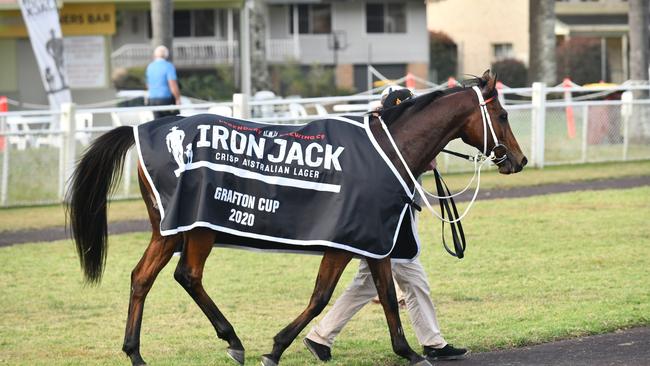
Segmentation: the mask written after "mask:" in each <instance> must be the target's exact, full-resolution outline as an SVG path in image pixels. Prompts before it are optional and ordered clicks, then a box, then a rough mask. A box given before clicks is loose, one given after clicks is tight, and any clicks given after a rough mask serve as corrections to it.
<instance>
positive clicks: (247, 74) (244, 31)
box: [239, 0, 253, 95]
mask: <svg viewBox="0 0 650 366" xmlns="http://www.w3.org/2000/svg"><path fill="white" fill-rule="evenodd" d="M252 6H253V2H252V1H251V0H246V1H245V2H244V6H243V7H242V9H241V19H240V21H239V38H240V41H239V53H240V55H241V59H240V62H241V92H242V94H246V95H251V49H250V44H251V37H250V7H252Z"/></svg>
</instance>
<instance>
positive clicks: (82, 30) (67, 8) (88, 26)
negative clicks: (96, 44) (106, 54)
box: [0, 4, 115, 38]
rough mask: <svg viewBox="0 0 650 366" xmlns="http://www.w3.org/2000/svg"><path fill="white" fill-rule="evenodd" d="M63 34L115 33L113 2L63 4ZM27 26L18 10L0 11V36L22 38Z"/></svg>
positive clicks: (61, 13) (61, 11)
mask: <svg viewBox="0 0 650 366" xmlns="http://www.w3.org/2000/svg"><path fill="white" fill-rule="evenodd" d="M59 22H61V31H62V32H63V35H64V36H82V35H101V34H107V35H112V34H115V4H65V5H64V6H63V8H61V9H60V10H59ZM23 37H28V36H27V28H25V23H24V22H23V18H22V15H21V14H20V11H19V10H7V11H0V38H23Z"/></svg>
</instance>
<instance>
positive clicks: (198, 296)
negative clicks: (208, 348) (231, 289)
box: [174, 228, 244, 365]
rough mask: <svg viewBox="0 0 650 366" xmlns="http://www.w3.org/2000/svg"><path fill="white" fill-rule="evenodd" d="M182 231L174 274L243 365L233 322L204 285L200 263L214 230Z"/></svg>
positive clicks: (203, 263)
mask: <svg viewBox="0 0 650 366" xmlns="http://www.w3.org/2000/svg"><path fill="white" fill-rule="evenodd" d="M185 235H186V237H185V246H184V248H183V254H181V259H180V261H179V262H178V266H177V267H176V272H174V278H175V279H176V281H178V283H180V284H181V286H183V288H184V289H185V291H187V293H188V294H189V295H190V296H191V297H192V299H194V301H195V302H196V304H197V305H198V306H199V308H201V310H203V313H204V314H205V315H206V316H207V317H208V319H209V320H210V323H212V326H213V327H214V329H215V330H216V331H217V337H219V338H221V339H223V340H225V341H226V342H228V350H227V353H228V355H229V356H230V357H231V358H232V359H233V360H235V361H236V362H238V363H239V364H240V365H243V364H244V346H243V345H242V343H241V341H240V340H239V338H238V337H237V334H236V333H235V329H234V328H233V326H232V325H231V324H230V322H228V319H226V317H225V316H224V315H223V314H222V313H221V311H219V308H218V307H217V305H215V303H214V302H213V301H212V299H211V298H210V296H208V294H207V293H206V292H205V289H204V288H203V283H202V278H203V267H204V265H205V260H206V259H207V258H208V255H210V251H211V250H212V245H213V243H214V238H215V233H214V231H211V230H207V229H201V228H197V229H193V230H192V231H190V232H187V233H186V234H185Z"/></svg>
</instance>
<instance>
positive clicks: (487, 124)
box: [472, 86, 508, 165]
mask: <svg viewBox="0 0 650 366" xmlns="http://www.w3.org/2000/svg"><path fill="white" fill-rule="evenodd" d="M472 90H474V92H476V96H477V97H478V104H479V109H480V110H481V119H482V120H483V155H485V156H487V157H488V158H489V159H490V160H491V161H492V162H494V164H496V165H499V164H501V163H502V162H504V161H505V160H506V159H507V158H508V147H507V146H506V145H503V144H501V143H499V139H498V138H497V134H496V133H495V132H494V126H492V118H490V113H488V110H487V104H488V103H490V102H491V101H493V100H494V99H495V98H496V95H493V96H491V97H490V98H488V99H486V100H484V99H483V93H481V89H479V87H478V86H473V87H472ZM488 128H489V129H490V134H491V135H492V140H494V147H493V148H492V150H490V154H489V155H488V152H487V137H488V135H487V130H488ZM498 147H503V149H504V152H503V155H501V156H500V157H498V158H497V157H496V154H495V151H496V149H497V148H498Z"/></svg>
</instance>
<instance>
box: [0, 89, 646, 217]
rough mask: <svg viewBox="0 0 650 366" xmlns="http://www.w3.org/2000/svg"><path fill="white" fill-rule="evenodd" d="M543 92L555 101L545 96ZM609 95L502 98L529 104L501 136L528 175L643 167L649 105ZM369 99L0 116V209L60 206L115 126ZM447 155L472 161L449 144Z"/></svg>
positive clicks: (276, 113)
mask: <svg viewBox="0 0 650 366" xmlns="http://www.w3.org/2000/svg"><path fill="white" fill-rule="evenodd" d="M644 88H645V89H644ZM549 90H551V91H554V92H556V93H555V94H549V93H548V91H549ZM612 90H614V91H624V94H623V95H624V96H623V97H622V98H619V99H614V100H575V99H579V98H580V97H581V96H584V93H585V92H594V91H595V89H593V88H589V89H585V88H574V89H571V92H572V93H581V94H580V95H578V96H575V98H574V99H571V98H567V95H565V94H563V93H564V92H565V91H566V90H564V89H558V90H555V89H554V88H545V87H544V86H543V85H540V84H535V86H534V88H520V89H509V90H504V91H503V93H502V97H503V98H504V99H505V100H510V99H513V98H514V96H515V95H520V96H521V95H523V96H530V98H529V99H528V100H523V101H520V102H521V103H518V104H512V103H507V104H506V109H507V111H508V115H509V121H510V126H511V128H512V130H513V132H514V135H515V136H516V137H517V140H518V141H519V144H520V146H521V148H522V151H523V152H524V153H525V154H526V155H527V157H528V158H529V161H530V162H531V163H530V165H533V166H537V167H544V166H546V165H553V164H576V163H586V162H602V161H613V160H615V161H626V160H640V159H650V99H636V100H635V99H633V98H631V97H632V92H631V91H632V90H646V91H647V86H645V87H627V88H620V87H619V88H603V89H602V91H612ZM558 91H562V92H563V93H560V94H558V93H557V92H558ZM625 93H627V94H625ZM646 95H647V94H646ZM558 96H560V97H559V99H554V98H558ZM379 98H380V96H379V95H378V94H365V95H355V96H342V97H322V98H301V99H285V98H279V97H273V96H269V95H267V96H266V98H260V97H259V96H258V98H247V97H245V96H243V95H241V94H235V95H234V96H233V101H232V102H228V103H203V104H188V105H185V104H184V105H181V106H157V107H129V108H93V109H89V108H78V109H75V107H74V106H69V107H66V108H64V109H63V111H62V112H51V111H16V112H4V113H0V162H1V163H2V167H1V169H0V174H1V175H0V207H6V206H17V205H29V204H43V203H55V202H60V201H61V200H62V198H63V192H64V191H65V186H66V181H67V177H68V176H69V174H70V172H71V169H72V166H73V164H74V162H75V160H76V159H77V158H78V155H79V154H80V152H81V151H82V150H83V148H84V146H86V145H87V144H88V143H89V141H91V139H92V138H95V137H97V136H99V135H100V134H102V133H104V132H106V131H108V130H110V129H112V128H114V127H115V126H119V125H137V124H140V123H144V122H147V121H150V120H152V119H153V112H155V111H162V110H179V109H180V113H181V115H186V116H188V115H192V114H197V113H205V112H209V113H215V114H220V115H233V116H236V117H239V118H244V119H253V120H256V121H260V122H267V123H282V124H296V123H306V122H308V121H311V120H315V119H319V118H324V117H326V116H328V115H340V114H355V113H358V114H360V113H364V112H365V111H367V110H369V109H373V108H374V107H375V106H376V105H377V103H378V99H379ZM646 98H647V97H646ZM448 148H450V149H453V150H457V151H461V152H465V153H472V154H473V153H474V152H475V151H473V149H471V148H469V147H467V146H466V145H464V144H462V143H461V142H460V141H458V140H454V141H452V142H451V143H450V144H449V146H448ZM135 155H136V154H132V153H131V154H130V156H129V157H128V158H127V160H126V163H125V174H124V180H123V182H122V184H121V187H120V189H119V190H118V195H117V197H118V198H125V197H135V196H137V195H138V190H137V186H138V185H137V177H136V175H135V173H134V171H135V170H134V169H133V167H134V165H135V164H136V157H135ZM438 164H439V167H440V168H441V170H442V171H443V172H458V171H467V170H469V169H471V168H472V166H470V165H467V164H465V162H464V161H460V159H456V158H454V157H449V156H448V155H442V156H441V157H439V159H438Z"/></svg>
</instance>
